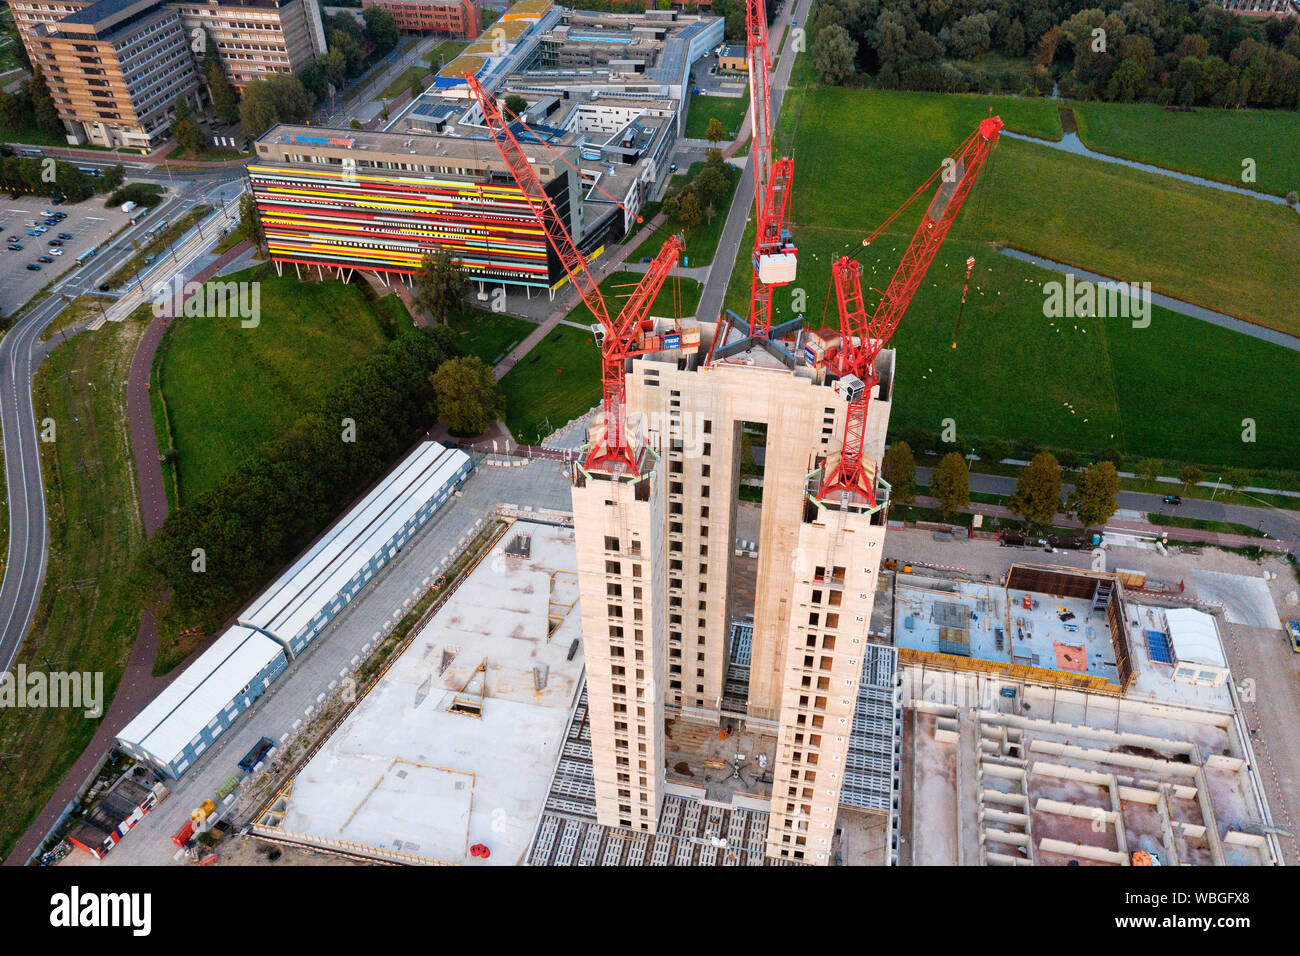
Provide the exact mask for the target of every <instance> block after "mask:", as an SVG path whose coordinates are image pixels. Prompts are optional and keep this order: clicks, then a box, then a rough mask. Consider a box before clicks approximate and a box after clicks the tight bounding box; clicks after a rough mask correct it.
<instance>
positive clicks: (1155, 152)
mask: <svg viewBox="0 0 1300 956" xmlns="http://www.w3.org/2000/svg"><path fill="white" fill-rule="evenodd" d="M1071 106H1072V108H1073V109H1074V115H1075V118H1076V119H1077V120H1078V121H1079V138H1080V139H1082V140H1083V141H1084V143H1085V144H1087V145H1088V146H1089V147H1091V148H1092V149H1095V150H1097V151H1099V152H1102V153H1109V154H1111V155H1112V156H1123V157H1124V158H1126V159H1136V160H1138V161H1140V162H1144V163H1151V164H1153V165H1156V166H1165V167H1168V168H1169V169H1177V170H1180V171H1182V172H1185V173H1191V174H1193V175H1195V176H1203V177H1205V178H1206V179H1216V180H1219V181H1220V182H1225V183H1232V184H1233V185H1234V186H1241V187H1243V188H1245V189H1257V190H1259V191H1260V192H1268V193H1273V194H1274V195H1278V196H1284V195H1286V194H1287V192H1289V191H1290V190H1292V189H1297V190H1300V113H1295V112H1287V111H1284V110H1216V109H1197V110H1196V112H1194V113H1177V112H1166V111H1165V109H1164V107H1162V106H1155V105H1152V104H1148V103H1091V102H1090V103H1073V104H1071ZM1245 159H1253V160H1254V161H1255V177H1256V181H1255V182H1253V183H1249V182H1242V179H1241V176H1242V161H1243V160H1245Z"/></svg>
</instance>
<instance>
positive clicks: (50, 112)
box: [26, 67, 64, 136]
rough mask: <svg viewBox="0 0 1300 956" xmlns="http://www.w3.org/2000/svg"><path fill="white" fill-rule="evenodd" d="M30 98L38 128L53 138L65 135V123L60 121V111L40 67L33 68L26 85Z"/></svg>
mask: <svg viewBox="0 0 1300 956" xmlns="http://www.w3.org/2000/svg"><path fill="white" fill-rule="evenodd" d="M26 87H27V93H28V96H30V97H31V102H32V112H33V115H34V116H35V117H36V128H37V129H39V130H40V131H41V132H43V133H48V134H49V135H51V136H60V135H62V134H63V132H64V130H63V122H62V121H61V120H60V119H59V110H58V108H57V107H56V106H55V105H54V98H53V97H51V96H50V88H49V87H48V86H46V85H45V77H44V76H43V75H42V74H41V70H40V67H33V68H32V76H31V79H29V80H28V81H27V83H26Z"/></svg>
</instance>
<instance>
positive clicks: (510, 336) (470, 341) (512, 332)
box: [451, 309, 537, 365]
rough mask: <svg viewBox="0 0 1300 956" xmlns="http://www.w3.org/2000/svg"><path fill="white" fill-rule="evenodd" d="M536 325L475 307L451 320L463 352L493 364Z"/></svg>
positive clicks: (457, 342) (525, 336)
mask: <svg viewBox="0 0 1300 956" xmlns="http://www.w3.org/2000/svg"><path fill="white" fill-rule="evenodd" d="M536 327H537V326H536V325H534V324H533V323H532V322H528V321H526V320H525V319H516V318H513V317H512V316H509V315H500V314H497V313H493V312H485V311H482V310H479V309H475V310H473V311H472V312H470V313H469V314H468V315H465V316H462V317H461V318H458V319H456V320H455V321H453V322H451V329H452V331H453V332H455V333H456V344H457V345H458V346H460V348H461V350H462V351H464V352H465V353H466V354H467V355H477V356H478V357H479V358H481V359H482V360H483V361H484V362H486V363H487V364H488V365H496V364H497V363H498V362H500V361H501V360H502V359H503V358H505V356H506V353H507V352H509V351H510V349H511V348H513V347H514V346H516V345H518V344H519V343H520V342H522V341H523V340H524V339H525V338H527V336H528V333H530V332H532V331H533V329H535V328H536Z"/></svg>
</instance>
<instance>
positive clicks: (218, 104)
mask: <svg viewBox="0 0 1300 956" xmlns="http://www.w3.org/2000/svg"><path fill="white" fill-rule="evenodd" d="M202 38H203V79H204V80H205V81H206V82H207V84H208V93H209V95H210V96H211V97H212V109H213V110H214V111H215V112H216V114H217V115H218V116H219V117H221V118H222V119H223V120H225V121H226V122H227V123H234V122H235V121H237V120H238V119H239V95H238V94H237V93H236V92H235V87H234V86H233V85H232V84H231V82H230V79H229V78H228V77H227V76H226V69H225V67H224V66H222V65H221V54H220V51H218V50H217V45H216V43H214V42H213V40H212V37H211V35H210V34H209V33H208V31H207V30H206V29H204V31H203V34H202Z"/></svg>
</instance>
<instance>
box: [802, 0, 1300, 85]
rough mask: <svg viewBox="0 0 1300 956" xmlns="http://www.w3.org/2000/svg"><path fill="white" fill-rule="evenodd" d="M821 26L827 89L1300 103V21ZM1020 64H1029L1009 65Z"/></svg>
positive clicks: (821, 15)
mask: <svg viewBox="0 0 1300 956" xmlns="http://www.w3.org/2000/svg"><path fill="white" fill-rule="evenodd" d="M812 19H813V22H812V27H811V31H810V33H811V36H812V37H813V43H812V52H813V65H814V67H815V69H816V71H817V74H818V77H819V79H820V80H821V81H822V82H823V83H831V84H837V85H846V84H852V83H861V82H872V83H874V84H875V85H876V86H878V87H880V88H882V89H912V90H932V91H939V92H955V93H960V92H1018V93H1046V92H1049V91H1051V90H1052V88H1053V86H1054V85H1057V86H1059V90H1060V93H1061V94H1062V95H1063V96H1066V97H1071V98H1075V99H1083V100H1089V99H1093V100H1108V101H1115V102H1126V103H1129V102H1139V101H1142V102H1155V103H1161V104H1164V105H1181V106H1197V105H1199V106H1216V107H1245V106H1249V107H1260V108H1275V109H1295V108H1297V106H1300V21H1298V20H1297V18H1296V17H1274V18H1266V19H1265V20H1264V22H1260V21H1259V20H1257V19H1252V18H1248V17H1239V16H1236V15H1235V14H1232V13H1229V12H1228V11H1226V10H1224V9H1223V8H1221V7H1219V6H1216V5H1214V4H1211V3H1194V2H1191V0H1141V2H1136V0H1122V2H1121V0H1108V2H1106V3H1103V4H1101V5H1095V0H1093V2H1091V3H1084V2H1082V0H1065V2H1059V3H1049V2H1048V0H930V2H922V3H917V4H914V3H911V2H908V0H818V3H817V6H816V7H815V9H814V14H813V18H812ZM986 54H995V55H996V56H993V57H987V58H986ZM986 59H987V60H988V63H989V64H991V65H986V64H985V62H984V61H985V60H986ZM1008 61H1020V62H1018V63H1011V65H1010V66H1007V67H1000V66H998V64H1001V63H1007V62H1008Z"/></svg>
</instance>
